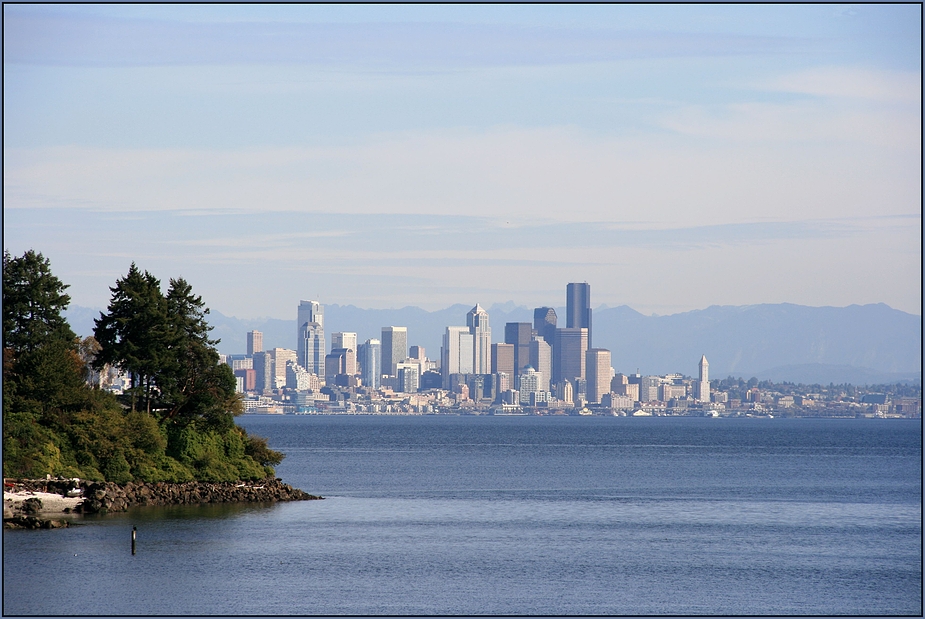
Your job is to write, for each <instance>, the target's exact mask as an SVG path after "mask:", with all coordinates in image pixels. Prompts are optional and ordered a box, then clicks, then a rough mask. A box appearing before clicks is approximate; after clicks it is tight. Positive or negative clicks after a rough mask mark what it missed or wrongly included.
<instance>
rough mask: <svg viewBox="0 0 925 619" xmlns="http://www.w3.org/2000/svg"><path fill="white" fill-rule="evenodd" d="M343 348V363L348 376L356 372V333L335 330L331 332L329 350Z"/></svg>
mask: <svg viewBox="0 0 925 619" xmlns="http://www.w3.org/2000/svg"><path fill="white" fill-rule="evenodd" d="M339 348H343V349H344V350H345V351H346V353H345V355H346V356H345V358H344V364H345V368H346V371H345V372H343V373H344V374H347V375H348V376H353V375H354V374H356V373H357V334H356V333H345V332H337V333H332V334H331V352H332V353H333V352H334V351H335V350H337V349H339Z"/></svg>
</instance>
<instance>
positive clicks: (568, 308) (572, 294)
mask: <svg viewBox="0 0 925 619" xmlns="http://www.w3.org/2000/svg"><path fill="white" fill-rule="evenodd" d="M565 326H566V327H567V328H569V329H587V330H588V347H589V348H590V347H591V284H588V283H587V282H585V283H583V284H569V285H568V286H566V287H565Z"/></svg>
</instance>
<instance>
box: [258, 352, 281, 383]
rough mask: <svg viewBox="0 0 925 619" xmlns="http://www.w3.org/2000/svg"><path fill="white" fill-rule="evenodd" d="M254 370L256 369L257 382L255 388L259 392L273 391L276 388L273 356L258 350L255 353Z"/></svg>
mask: <svg viewBox="0 0 925 619" xmlns="http://www.w3.org/2000/svg"><path fill="white" fill-rule="evenodd" d="M254 370H255V371H256V374H257V376H256V382H255V384H254V388H255V389H256V390H257V391H258V392H263V391H264V390H267V391H271V390H273V389H275V388H276V384H275V381H274V380H273V379H274V378H275V377H274V368H273V357H272V355H271V354H270V353H268V352H262V351H257V352H255V353H254Z"/></svg>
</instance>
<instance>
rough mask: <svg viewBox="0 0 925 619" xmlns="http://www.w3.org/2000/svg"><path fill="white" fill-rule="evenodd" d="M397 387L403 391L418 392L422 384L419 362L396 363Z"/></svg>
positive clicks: (397, 389)
mask: <svg viewBox="0 0 925 619" xmlns="http://www.w3.org/2000/svg"><path fill="white" fill-rule="evenodd" d="M396 365H397V367H396V370H395V372H396V377H397V378H398V380H397V381H396V389H395V391H401V392H403V393H417V391H418V388H419V387H420V385H421V366H420V365H418V364H417V363H404V362H402V363H398V364H396Z"/></svg>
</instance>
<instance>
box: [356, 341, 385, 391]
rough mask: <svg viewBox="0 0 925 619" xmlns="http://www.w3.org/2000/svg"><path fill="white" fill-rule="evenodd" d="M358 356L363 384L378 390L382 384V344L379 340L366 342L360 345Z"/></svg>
mask: <svg viewBox="0 0 925 619" xmlns="http://www.w3.org/2000/svg"><path fill="white" fill-rule="evenodd" d="M359 354H360V366H361V368H362V370H363V371H362V374H361V378H362V380H363V384H364V385H366V386H367V387H371V388H373V389H378V388H379V387H380V386H381V384H382V383H381V379H382V362H381V355H382V344H381V343H380V342H379V340H373V339H370V340H366V342H364V343H363V344H361V345H360V350H359Z"/></svg>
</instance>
